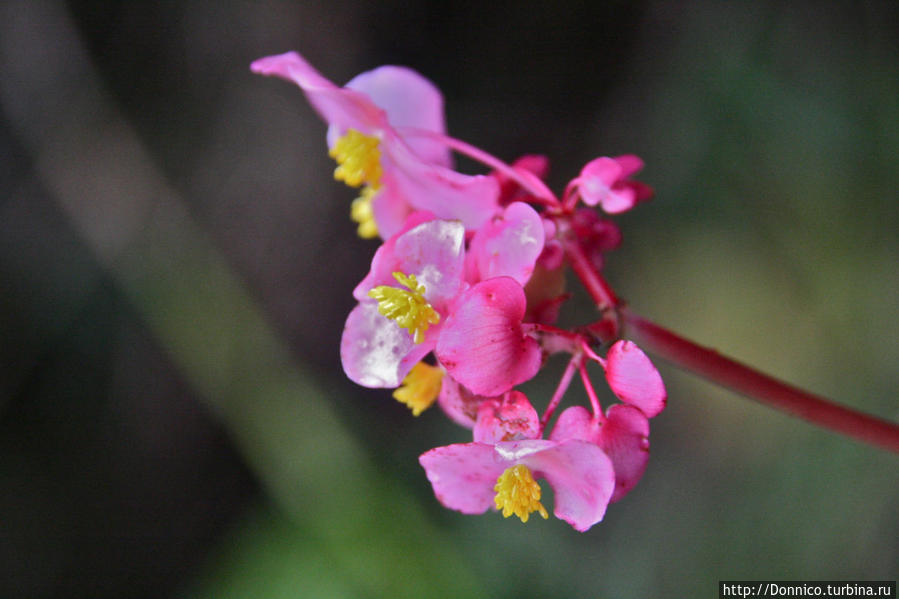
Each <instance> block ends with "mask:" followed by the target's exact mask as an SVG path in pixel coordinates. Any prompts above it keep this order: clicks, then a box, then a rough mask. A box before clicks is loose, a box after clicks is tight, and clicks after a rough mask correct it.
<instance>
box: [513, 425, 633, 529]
mask: <svg viewBox="0 0 899 599" xmlns="http://www.w3.org/2000/svg"><path fill="white" fill-rule="evenodd" d="M554 445H555V447H551V448H548V449H546V450H544V451H540V452H538V453H534V454H532V455H529V456H527V457H525V458H524V459H522V460H521V463H523V464H524V465H526V466H527V467H528V468H530V469H531V470H532V471H534V472H536V473H537V474H538V475H541V474H542V475H543V476H544V477H545V478H546V480H547V482H549V484H550V486H551V487H552V488H553V492H554V493H555V499H554V505H555V508H554V510H553V513H554V514H555V515H556V517H557V518H561V519H562V520H565V521H566V522H568V523H569V524H571V525H572V526H573V527H574V528H575V530H579V531H582V532H583V531H585V530H587V529H588V528H590V527H591V526H593V525H594V524H596V523H597V522H599V521H600V520H602V518H603V516H604V515H605V513H606V507H607V506H608V504H609V498H610V497H611V496H612V491H613V489H614V488H615V471H614V469H613V467H612V461H611V460H610V459H609V457H608V456H607V455H606V454H605V453H604V452H603V450H602V449H600V448H599V447H598V446H596V445H594V444H593V443H589V442H586V441H565V442H562V443H558V444H554Z"/></svg>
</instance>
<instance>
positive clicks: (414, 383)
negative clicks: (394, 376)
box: [393, 362, 443, 416]
mask: <svg viewBox="0 0 899 599" xmlns="http://www.w3.org/2000/svg"><path fill="white" fill-rule="evenodd" d="M442 380H443V369H442V368H440V367H438V366H431V365H430V364H425V363H424V362H419V363H418V364H416V365H415V366H413V367H412V370H410V371H409V374H407V375H406V378H404V379H403V384H402V385H401V386H400V387H399V388H398V389H397V390H396V391H394V392H393V397H394V398H395V399H396V400H397V401H400V402H402V403H404V404H406V405H407V406H409V407H410V408H411V409H412V415H413V416H418V415H419V414H421V413H422V412H423V411H425V410H426V409H428V408H429V407H431V404H432V403H434V400H435V399H437V395H439V394H440V383H441V381H442Z"/></svg>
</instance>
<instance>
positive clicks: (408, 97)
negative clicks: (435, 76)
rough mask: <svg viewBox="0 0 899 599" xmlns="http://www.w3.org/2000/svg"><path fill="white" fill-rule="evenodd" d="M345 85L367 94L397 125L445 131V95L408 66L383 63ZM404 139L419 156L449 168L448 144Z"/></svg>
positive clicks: (393, 125) (439, 131)
mask: <svg viewBox="0 0 899 599" xmlns="http://www.w3.org/2000/svg"><path fill="white" fill-rule="evenodd" d="M345 87H346V89H352V90H356V91H358V92H361V93H363V94H365V95H366V96H368V97H369V98H370V99H371V101H372V102H374V103H375V105H376V106H378V107H379V108H381V109H382V110H384V112H386V113H387V120H388V121H389V122H390V125H391V127H393V128H394V129H396V128H399V127H411V128H415V129H424V130H427V131H433V132H435V133H441V134H443V133H446V122H445V119H444V114H443V95H442V94H441V93H440V90H438V89H437V87H436V86H435V85H434V84H433V83H431V82H430V81H429V80H428V79H426V78H425V77H423V76H421V75H420V74H419V73H417V72H415V71H413V70H412V69H408V68H406V67H397V66H390V65H388V66H383V67H378V68H376V69H373V70H371V71H366V72H365V73H361V74H359V75H356V76H355V77H353V79H352V80H351V81H350V82H349V83H347V84H346V86H345ZM404 140H405V142H406V143H407V144H408V145H409V147H410V148H412V151H413V152H415V154H416V155H418V157H419V158H421V159H422V160H424V161H425V162H428V163H431V164H439V165H440V166H444V167H447V168H450V167H451V166H452V164H451V160H450V151H449V148H447V147H446V145H445V144H442V143H440V142H437V141H434V140H433V139H431V138H428V137H424V136H422V137H414V138H410V137H405V138H404Z"/></svg>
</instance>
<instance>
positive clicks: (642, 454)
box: [549, 404, 649, 502]
mask: <svg viewBox="0 0 899 599" xmlns="http://www.w3.org/2000/svg"><path fill="white" fill-rule="evenodd" d="M549 438H550V439H551V440H553V441H559V442H561V441H566V440H572V439H577V440H580V441H588V442H590V443H594V444H595V445H597V446H598V447H600V448H601V449H602V450H603V451H604V452H605V454H606V455H608V456H609V458H610V459H611V460H612V465H613V467H614V469H615V492H614V493H613V494H612V497H611V499H610V501H611V502H615V501H618V500H620V499H621V498H622V497H624V496H625V495H627V494H628V493H629V492H630V491H631V489H633V488H634V486H635V485H636V484H637V483H638V482H639V481H640V478H641V477H642V476H643V472H644V471H645V470H646V464H647V462H648V461H649V419H648V418H647V417H646V415H645V414H644V413H643V412H641V411H640V410H639V409H637V408H635V407H634V406H629V405H626V404H615V405H613V406H611V407H610V408H609V409H608V410H607V411H606V416H605V418H604V419H602V420H600V419H599V418H595V417H593V416H591V415H590V413H589V412H588V411H587V409H586V408H584V407H583V406H571V407H570V408H567V409H566V410H564V411H563V412H562V413H561V414H560V415H559V419H558V421H556V425H555V427H554V428H553V431H552V433H551V434H550V436H549Z"/></svg>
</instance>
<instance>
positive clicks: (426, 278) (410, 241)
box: [353, 212, 465, 311]
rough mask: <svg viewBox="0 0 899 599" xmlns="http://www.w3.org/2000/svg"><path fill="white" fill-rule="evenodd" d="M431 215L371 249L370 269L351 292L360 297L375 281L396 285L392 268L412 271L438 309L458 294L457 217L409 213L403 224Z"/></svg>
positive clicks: (460, 231)
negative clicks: (435, 216)
mask: <svg viewBox="0 0 899 599" xmlns="http://www.w3.org/2000/svg"><path fill="white" fill-rule="evenodd" d="M425 218H432V220H428V221H426V222H422V223H420V224H417V225H415V226H412V227H411V228H409V229H407V230H401V232H400V234H398V235H396V236H394V237H391V238H390V239H388V240H387V241H386V242H384V243H383V244H382V245H381V247H379V248H378V250H377V251H376V252H375V256H374V258H373V259H372V263H371V270H370V271H369V273H368V275H366V277H365V278H364V279H363V280H362V282H361V283H359V285H357V286H356V289H354V290H353V296H354V297H355V298H356V299H357V300H359V301H364V300H365V299H366V298H367V297H368V291H369V290H370V289H372V288H374V287H377V286H378V285H388V286H391V287H395V286H396V280H395V279H394V277H393V273H394V272H402V273H403V274H405V275H415V277H416V279H417V280H418V282H419V283H421V284H422V285H424V287H425V294H424V295H425V298H426V299H427V300H428V302H430V303H431V305H432V306H433V307H434V308H435V309H436V310H438V311H444V310H445V308H446V304H447V303H448V302H449V301H450V300H451V299H453V298H455V296H456V295H458V293H459V291H460V289H461V286H462V283H463V282H462V274H463V267H464V263H465V256H464V252H465V229H464V227H463V226H462V224H461V223H459V222H457V221H448V220H436V219H433V217H430V216H429V215H427V213H423V212H420V213H413V215H412V216H410V217H409V219H408V220H407V222H406V227H408V226H410V225H412V224H415V223H416V222H418V221H419V220H421V219H425Z"/></svg>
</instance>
